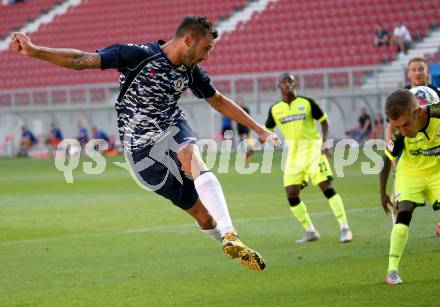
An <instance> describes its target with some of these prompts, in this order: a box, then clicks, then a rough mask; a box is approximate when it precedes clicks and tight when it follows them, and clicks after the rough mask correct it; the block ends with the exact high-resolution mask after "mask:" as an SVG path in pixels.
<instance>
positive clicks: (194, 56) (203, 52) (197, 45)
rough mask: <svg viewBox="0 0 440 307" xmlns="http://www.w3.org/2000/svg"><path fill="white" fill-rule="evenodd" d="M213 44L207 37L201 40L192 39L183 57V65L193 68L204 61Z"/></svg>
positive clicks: (210, 37)
mask: <svg viewBox="0 0 440 307" xmlns="http://www.w3.org/2000/svg"><path fill="white" fill-rule="evenodd" d="M213 44H214V39H213V38H212V36H210V35H207V36H205V37H201V38H198V39H197V38H192V40H191V43H190V45H189V47H188V49H187V50H186V52H185V53H184V55H183V63H184V65H185V66H187V67H189V68H193V67H194V66H196V65H197V64H199V63H200V62H202V61H206V60H207V59H208V56H209V52H210V51H211V49H212V47H213Z"/></svg>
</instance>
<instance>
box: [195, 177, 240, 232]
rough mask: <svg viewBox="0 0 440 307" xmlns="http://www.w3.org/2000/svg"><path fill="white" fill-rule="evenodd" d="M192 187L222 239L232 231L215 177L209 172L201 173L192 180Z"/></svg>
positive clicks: (223, 198)
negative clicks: (193, 186)
mask: <svg viewBox="0 0 440 307" xmlns="http://www.w3.org/2000/svg"><path fill="white" fill-rule="evenodd" d="M194 185H195V187H196V190H197V193H198V194H199V197H200V200H201V201H202V203H203V205H204V206H205V207H206V209H208V212H209V214H211V216H212V218H213V219H214V221H215V222H216V223H217V227H216V228H217V229H218V230H219V231H220V233H221V236H222V237H224V236H225V235H226V234H227V233H228V232H230V231H233V230H234V227H233V226H232V221H231V217H230V216H229V211H228V206H227V204H226V200H225V196H224V195H223V191H222V187H221V185H220V182H218V180H217V178H216V177H215V175H214V174H213V173H211V172H206V173H203V174H201V175H200V176H199V177H197V178H196V179H195V180H194Z"/></svg>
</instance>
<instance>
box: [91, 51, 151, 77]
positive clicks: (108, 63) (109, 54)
mask: <svg viewBox="0 0 440 307" xmlns="http://www.w3.org/2000/svg"><path fill="white" fill-rule="evenodd" d="M97 53H98V54H99V56H100V57H101V69H111V68H113V69H117V70H119V71H120V72H124V71H126V70H134V69H136V68H137V67H138V65H139V64H141V63H142V61H143V60H145V59H147V58H148V57H150V56H151V55H152V54H150V53H151V51H150V48H148V47H146V46H144V47H140V46H134V45H123V44H115V45H111V46H108V47H106V48H104V49H100V50H97Z"/></svg>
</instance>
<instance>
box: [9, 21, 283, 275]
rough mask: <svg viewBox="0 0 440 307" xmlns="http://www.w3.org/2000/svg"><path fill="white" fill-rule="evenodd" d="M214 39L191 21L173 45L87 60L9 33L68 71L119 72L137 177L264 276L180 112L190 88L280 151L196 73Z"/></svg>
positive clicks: (204, 24)
mask: <svg viewBox="0 0 440 307" xmlns="http://www.w3.org/2000/svg"><path fill="white" fill-rule="evenodd" d="M217 36H218V33H217V30H216V29H215V28H214V26H213V25H212V23H211V22H210V21H209V20H208V19H206V18H204V17H198V16H187V17H185V18H184V19H183V21H182V22H181V24H180V25H179V27H178V28H177V30H176V33H175V35H174V37H173V38H172V39H171V40H170V41H168V42H164V41H158V42H154V43H149V44H144V45H140V46H136V45H123V44H117V45H112V46H109V47H107V48H104V49H101V50H98V51H97V52H96V53H88V52H83V51H80V50H75V49H53V48H46V47H42V46H36V45H33V44H32V42H31V41H30V39H29V38H28V37H27V36H26V35H25V34H23V33H12V48H13V49H14V50H16V51H18V52H20V53H22V54H24V55H26V56H29V57H34V58H37V59H41V60H44V61H47V62H50V63H52V64H55V65H58V66H61V67H65V68H70V69H77V70H80V69H110V68H113V69H117V70H118V71H119V72H120V73H121V77H120V85H121V91H120V95H119V97H118V101H117V103H116V110H117V114H118V128H119V135H120V138H121V142H122V143H123V144H124V148H125V152H126V158H127V160H128V161H129V163H130V165H131V170H132V174H133V173H134V175H135V176H136V178H137V179H138V181H140V182H141V183H142V184H143V185H144V186H146V187H148V188H150V189H152V190H154V191H155V192H156V193H158V194H160V195H162V196H163V197H165V198H167V199H169V200H171V201H172V202H173V203H174V204H175V205H176V206H178V207H180V208H181V209H183V210H185V211H186V212H188V213H189V214H190V215H191V216H193V217H194V219H195V220H196V221H197V224H198V226H199V227H200V229H201V230H202V231H203V232H205V233H206V234H208V235H211V236H212V237H213V238H215V239H216V240H218V241H219V242H221V243H222V247H223V251H224V253H225V254H226V255H228V256H229V257H231V258H233V259H238V260H239V261H240V262H241V263H242V264H244V265H245V266H246V267H248V268H250V269H253V270H256V271H260V270H262V269H264V267H265V262H264V260H263V258H262V257H261V255H260V254H259V253H258V252H256V251H254V250H252V249H251V248H249V247H247V246H246V245H244V244H243V243H242V242H241V241H240V239H239V238H238V235H237V232H236V230H235V228H234V227H233V225H232V222H231V218H230V216H229V212H228V207H227V204H226V200H225V197H224V195H223V191H222V188H221V186H220V183H219V182H218V180H217V178H216V177H215V175H214V174H212V173H211V172H210V171H209V170H208V169H207V167H206V165H205V164H204V162H203V160H202V158H201V155H200V151H199V149H198V147H197V146H196V144H195V142H196V138H195V137H194V135H193V132H192V130H191V128H190V127H189V126H188V124H187V122H186V119H185V117H184V115H183V113H182V110H181V109H180V108H179V106H178V105H177V101H178V99H179V98H180V96H181V94H182V93H183V92H184V91H185V90H186V89H187V88H190V89H191V90H192V92H193V93H194V94H195V95H196V96H197V97H198V98H203V99H205V100H206V101H207V102H208V103H209V104H210V105H211V106H212V107H213V108H214V109H216V110H217V111H218V112H220V113H221V114H223V115H224V116H227V117H229V118H231V119H232V120H234V121H237V122H239V123H241V124H243V125H246V126H248V127H250V128H251V129H253V130H254V131H255V132H256V133H257V135H258V136H259V137H260V138H261V139H263V140H265V141H267V142H269V143H270V144H272V145H275V146H277V145H279V140H278V138H277V136H276V135H275V134H274V133H272V132H270V131H268V130H266V129H265V128H264V127H263V126H261V125H259V124H258V123H256V122H255V121H254V120H253V119H252V118H251V117H250V116H248V115H247V114H246V112H244V111H243V110H242V109H241V108H240V107H239V106H238V105H236V104H235V103H234V102H233V101H231V100H230V99H229V98H227V97H225V96H223V95H222V94H221V93H219V92H218V91H217V90H216V89H215V88H214V86H213V85H212V84H211V82H210V79H209V77H208V75H207V74H206V73H205V72H204V71H203V70H202V69H201V68H200V67H199V66H198V64H199V63H200V62H202V61H204V60H207V59H208V55H209V52H210V50H211V49H212V47H213V44H214V40H215V39H216V38H217Z"/></svg>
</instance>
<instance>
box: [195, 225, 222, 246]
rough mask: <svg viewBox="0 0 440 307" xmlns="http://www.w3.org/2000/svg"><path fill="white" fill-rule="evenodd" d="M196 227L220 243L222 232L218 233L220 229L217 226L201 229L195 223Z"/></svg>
mask: <svg viewBox="0 0 440 307" xmlns="http://www.w3.org/2000/svg"><path fill="white" fill-rule="evenodd" d="M196 225H197V227H198V228H199V229H200V231H201V232H203V233H204V234H205V235H207V236H209V237H211V238H213V239H214V240H216V241H218V242H220V243H222V242H223V239H222V234H221V233H220V230H218V229H217V226H216V227H214V228H212V229H202V228H201V227H200V226H199V224H197V223H196Z"/></svg>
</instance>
